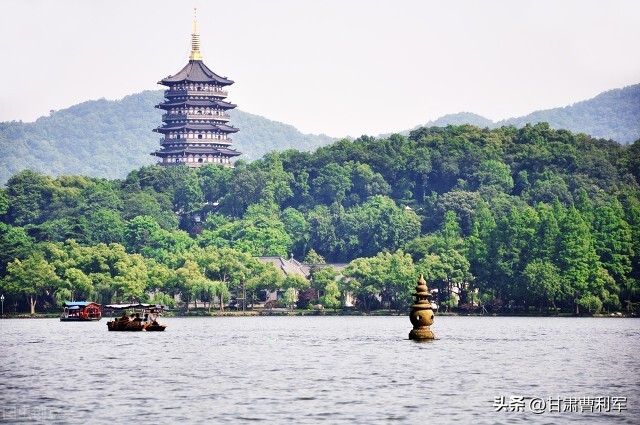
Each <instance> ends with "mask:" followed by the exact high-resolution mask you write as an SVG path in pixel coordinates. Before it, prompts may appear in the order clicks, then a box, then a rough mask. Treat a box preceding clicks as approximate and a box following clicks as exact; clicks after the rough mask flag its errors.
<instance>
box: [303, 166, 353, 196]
mask: <svg viewBox="0 0 640 425" xmlns="http://www.w3.org/2000/svg"><path fill="white" fill-rule="evenodd" d="M351 186H352V182H351V173H349V170H348V169H346V168H344V167H342V166H340V165H338V164H336V163H335V162H332V163H330V164H327V165H325V166H324V167H322V168H321V169H320V170H319V171H318V177H316V178H315V179H313V181H312V189H313V191H314V193H315V194H316V196H317V199H318V201H319V202H321V203H323V204H327V205H328V204H331V203H333V202H334V201H337V202H342V201H343V200H344V199H345V196H346V193H347V192H348V191H349V189H351Z"/></svg>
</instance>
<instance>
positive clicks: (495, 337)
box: [0, 316, 640, 424]
mask: <svg viewBox="0 0 640 425" xmlns="http://www.w3.org/2000/svg"><path fill="white" fill-rule="evenodd" d="M162 321H163V322H164V323H167V324H168V328H167V331H166V332H139V333H137V332H135V333H128V332H108V331H107V326H106V320H105V319H103V320H101V321H100V322H92V323H69V322H65V323H63V322H60V321H59V320H57V319H32V320H25V319H8V320H0V422H3V423H47V424H48V423H60V424H66V423H84V422H86V421H88V420H91V421H92V422H93V423H97V424H105V423H109V422H110V423H113V424H123V423H148V424H175V423H177V422H179V421H185V422H186V423H223V422H226V423H243V422H254V421H265V422H270V423H273V424H279V423H296V424H298V423H316V422H324V423H361V424H374V423H390V422H395V423H433V424H441V423H442V424H446V423H454V422H457V423H459V424H470V423H486V424H494V423H496V424H498V423H504V424H511V423H525V422H532V423H549V424H554V423H576V424H578V423H580V424H584V423H607V424H608V423H628V424H638V423H640V350H639V349H640V320H638V319H622V318H611V319H608V318H607V319H603V318H600V319H594V318H518V317H440V316H436V320H435V324H434V326H432V329H433V331H434V332H435V333H436V336H437V338H438V339H437V340H435V341H431V342H426V343H416V342H414V341H409V340H408V339H407V338H408V333H409V330H410V329H411V324H410V323H409V319H408V318H407V317H402V316H401V317H322V316H313V317H219V318H164V319H163V320H162ZM621 397H623V398H624V397H626V399H621ZM520 398H523V401H522V402H520ZM539 399H541V400H542V401H543V402H544V404H545V405H544V408H543V407H542V405H541V404H540V401H539ZM532 402H533V404H534V406H533V408H537V409H538V411H539V412H540V411H541V412H542V413H535V412H534V411H533V409H532V406H531V404H532ZM607 402H608V403H610V404H609V405H608V407H607V404H606V403H607ZM521 405H522V406H523V407H522V408H520V407H519V406H521ZM500 406H504V408H500ZM510 409H511V410H523V411H521V412H518V411H508V410H510ZM565 409H566V410H568V411H563V410H565ZM498 410H499V411H498ZM571 410H574V411H573V412H572V411H571ZM619 410H620V411H619ZM591 411H593V412H591Z"/></svg>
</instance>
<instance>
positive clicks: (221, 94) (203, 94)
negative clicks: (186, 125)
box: [164, 90, 229, 97]
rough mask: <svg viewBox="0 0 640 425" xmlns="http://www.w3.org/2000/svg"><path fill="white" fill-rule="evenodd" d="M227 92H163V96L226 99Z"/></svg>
mask: <svg viewBox="0 0 640 425" xmlns="http://www.w3.org/2000/svg"><path fill="white" fill-rule="evenodd" d="M228 95H229V92H228V91H226V90H215V91H210V90H165V91H164V96H165V97H169V96H205V97H206V96H212V97H227V96H228Z"/></svg>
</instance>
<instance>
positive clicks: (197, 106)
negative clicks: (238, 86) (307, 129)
mask: <svg viewBox="0 0 640 425" xmlns="http://www.w3.org/2000/svg"><path fill="white" fill-rule="evenodd" d="M158 84H162V85H163V86H166V87H168V88H167V90H165V92H164V97H165V100H164V102H162V103H160V104H159V105H156V108H160V109H163V110H165V111H166V112H165V114H164V115H162V121H163V122H164V124H163V125H162V127H158V128H156V129H154V130H153V131H156V132H158V133H161V134H162V135H163V136H164V137H163V138H162V139H160V145H161V146H162V148H161V149H160V150H157V151H155V152H153V153H152V154H151V155H155V156H158V157H160V158H162V162H160V163H159V164H160V165H165V166H171V165H187V166H189V167H200V166H202V165H204V164H225V165H229V166H231V165H232V163H231V158H233V157H236V156H238V155H240V154H241V153H240V152H238V151H236V150H234V149H230V146H231V143H232V140H231V138H229V135H230V134H231V133H235V132H236V131H238V129H237V128H235V127H232V126H229V125H228V122H229V118H230V117H229V114H228V113H227V112H228V111H229V110H230V109H233V108H235V107H236V105H234V104H233V103H229V102H225V100H224V99H226V97H227V91H226V90H225V89H224V88H225V87H227V86H230V85H231V84H233V81H231V80H229V79H227V78H224V77H221V76H219V75H217V74H216V73H215V72H213V71H212V70H210V69H209V68H208V67H207V66H206V65H205V64H204V62H202V55H201V54H200V36H199V35H198V24H197V21H196V18H195V16H194V19H193V34H191V55H190V56H189V63H188V64H187V66H185V67H184V68H182V69H181V70H180V71H179V72H178V73H177V74H175V75H171V76H169V77H167V78H165V79H163V80H162V81H160V82H158Z"/></svg>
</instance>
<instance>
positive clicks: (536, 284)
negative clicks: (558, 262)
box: [522, 259, 562, 310]
mask: <svg viewBox="0 0 640 425" xmlns="http://www.w3.org/2000/svg"><path fill="white" fill-rule="evenodd" d="M522 279H523V287H524V288H525V290H526V294H527V296H528V297H531V298H532V299H533V300H534V301H538V302H539V303H540V304H539V305H540V309H542V304H543V303H547V302H550V303H551V305H552V306H553V308H554V310H555V309H556V299H558V298H559V297H560V296H561V295H562V284H561V280H560V270H559V269H558V268H557V267H556V266H555V265H553V264H552V263H550V262H548V261H544V260H541V259H535V260H533V262H531V263H529V264H527V266H526V267H525V268H524V270H523V272H522Z"/></svg>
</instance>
